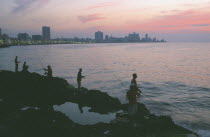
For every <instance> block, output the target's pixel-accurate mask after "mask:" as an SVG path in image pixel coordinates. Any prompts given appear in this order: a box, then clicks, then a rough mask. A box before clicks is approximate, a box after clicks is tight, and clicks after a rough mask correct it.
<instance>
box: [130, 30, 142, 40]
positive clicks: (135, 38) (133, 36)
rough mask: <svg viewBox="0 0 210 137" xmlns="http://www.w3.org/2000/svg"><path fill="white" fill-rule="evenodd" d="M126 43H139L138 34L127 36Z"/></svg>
mask: <svg viewBox="0 0 210 137" xmlns="http://www.w3.org/2000/svg"><path fill="white" fill-rule="evenodd" d="M128 41H129V42H139V41H140V37H139V34H138V33H135V32H134V33H133V34H129V35H128Z"/></svg>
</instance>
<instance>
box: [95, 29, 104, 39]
mask: <svg viewBox="0 0 210 137" xmlns="http://www.w3.org/2000/svg"><path fill="white" fill-rule="evenodd" d="M103 38H104V36H103V32H101V31H98V32H95V40H96V42H103Z"/></svg>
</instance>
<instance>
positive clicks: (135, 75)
mask: <svg viewBox="0 0 210 137" xmlns="http://www.w3.org/2000/svg"><path fill="white" fill-rule="evenodd" d="M136 79H137V74H136V73H133V79H132V80H131V86H133V88H134V89H135V90H136V92H137V94H138V96H140V93H141V90H140V89H139V88H138V86H137V82H136Z"/></svg>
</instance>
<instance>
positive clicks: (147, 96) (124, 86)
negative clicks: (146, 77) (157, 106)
mask: <svg viewBox="0 0 210 137" xmlns="http://www.w3.org/2000/svg"><path fill="white" fill-rule="evenodd" d="M104 69H105V70H108V69H106V68H104ZM113 76H114V77H115V79H116V80H118V81H120V83H121V85H122V86H123V87H125V85H124V84H123V82H122V81H121V80H120V79H118V78H117V76H116V75H115V74H113ZM138 88H139V87H138ZM141 93H142V94H143V95H145V97H147V98H148V99H150V100H152V101H153V102H154V103H156V101H155V100H153V99H152V98H150V97H149V96H147V95H146V94H144V93H143V92H141Z"/></svg>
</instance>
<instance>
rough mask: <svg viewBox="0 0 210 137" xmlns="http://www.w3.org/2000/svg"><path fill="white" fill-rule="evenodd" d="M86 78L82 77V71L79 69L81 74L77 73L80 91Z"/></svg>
mask: <svg viewBox="0 0 210 137" xmlns="http://www.w3.org/2000/svg"><path fill="white" fill-rule="evenodd" d="M83 78H85V76H82V69H81V68H80V69H79V72H78V73H77V85H78V89H80V88H81V81H82V79H83Z"/></svg>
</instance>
